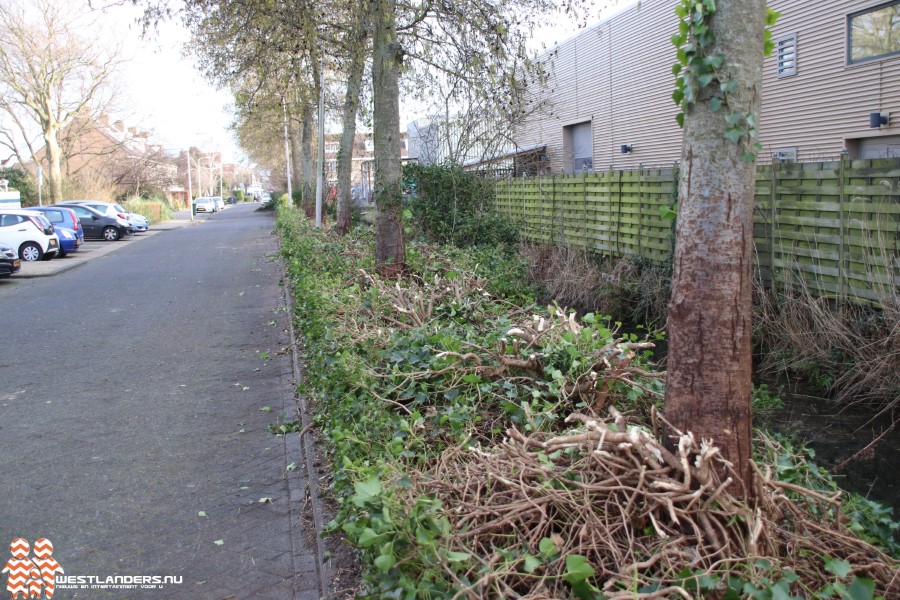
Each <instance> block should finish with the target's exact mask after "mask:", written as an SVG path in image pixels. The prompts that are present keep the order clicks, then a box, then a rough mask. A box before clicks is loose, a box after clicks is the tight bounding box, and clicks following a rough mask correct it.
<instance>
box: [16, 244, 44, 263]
mask: <svg viewBox="0 0 900 600" xmlns="http://www.w3.org/2000/svg"><path fill="white" fill-rule="evenodd" d="M43 257H44V251H43V250H41V247H40V246H38V245H37V244H35V243H34V242H25V243H24V244H22V245H21V246H19V258H21V259H22V260H27V261H28V262H34V261H36V260H41V259H42V258H43Z"/></svg>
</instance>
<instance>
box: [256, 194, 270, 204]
mask: <svg viewBox="0 0 900 600" xmlns="http://www.w3.org/2000/svg"><path fill="white" fill-rule="evenodd" d="M259 201H260V202H262V203H263V204H265V203H268V202H271V201H272V194H270V193H269V192H265V193H264V194H263V195H262V197H261V198H260V199H259Z"/></svg>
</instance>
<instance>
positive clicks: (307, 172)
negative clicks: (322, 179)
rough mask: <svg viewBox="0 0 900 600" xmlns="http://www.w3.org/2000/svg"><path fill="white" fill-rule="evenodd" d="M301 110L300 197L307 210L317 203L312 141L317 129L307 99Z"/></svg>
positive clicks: (311, 108)
mask: <svg viewBox="0 0 900 600" xmlns="http://www.w3.org/2000/svg"><path fill="white" fill-rule="evenodd" d="M300 110H301V112H300V115H301V119H302V124H301V126H300V168H301V171H302V176H301V178H300V197H301V198H302V202H303V207H304V210H305V209H307V207H310V206H312V205H313V203H314V202H315V189H316V169H315V167H314V166H313V153H312V139H313V131H314V130H315V127H314V124H313V113H314V111H313V105H312V104H311V103H310V102H309V101H308V100H307V99H304V100H303V105H302V107H301V109H300Z"/></svg>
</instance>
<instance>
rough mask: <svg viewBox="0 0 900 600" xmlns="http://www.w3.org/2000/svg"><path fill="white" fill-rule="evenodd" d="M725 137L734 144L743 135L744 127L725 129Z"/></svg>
mask: <svg viewBox="0 0 900 600" xmlns="http://www.w3.org/2000/svg"><path fill="white" fill-rule="evenodd" d="M725 137H726V138H727V139H729V140H731V141H732V142H734V143H735V144H737V143H739V142H740V141H741V138H742V137H744V128H743V127H732V128H730V129H726V130H725Z"/></svg>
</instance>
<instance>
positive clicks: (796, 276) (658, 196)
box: [496, 158, 900, 300]
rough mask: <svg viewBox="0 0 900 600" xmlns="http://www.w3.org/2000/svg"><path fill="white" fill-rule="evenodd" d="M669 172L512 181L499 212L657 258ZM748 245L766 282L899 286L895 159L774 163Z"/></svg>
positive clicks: (670, 188) (668, 236)
mask: <svg viewBox="0 0 900 600" xmlns="http://www.w3.org/2000/svg"><path fill="white" fill-rule="evenodd" d="M677 176H678V172H677V165H675V166H673V167H672V168H662V169H645V168H640V169H637V170H629V171H607V172H603V173H587V174H581V175H558V176H553V177H540V178H529V179H525V178H522V179H508V180H504V181H500V182H499V183H498V185H497V198H496V209H497V210H498V212H500V213H501V214H504V215H507V216H508V217H510V219H512V220H514V221H515V222H517V223H518V224H519V228H520V230H521V233H522V235H523V237H525V238H526V239H529V240H532V241H537V242H545V243H562V244H568V245H570V246H573V247H576V248H581V249H583V250H587V251H590V252H594V253H597V254H601V255H604V256H634V257H643V258H645V259H647V260H650V261H653V262H657V263H663V262H666V261H668V260H669V259H670V257H671V253H672V250H673V247H674V244H673V237H674V228H673V226H672V223H671V222H670V221H668V220H666V219H664V218H662V217H661V216H660V207H663V206H670V205H671V204H673V202H674V201H675V198H674V195H675V185H674V181H675V180H676V178H677ZM753 237H754V241H755V242H756V253H757V264H758V266H759V269H760V274H761V275H762V277H763V279H764V280H765V281H766V282H768V283H770V284H771V285H776V286H779V285H796V284H798V283H800V282H802V283H803V284H805V285H807V286H809V288H810V289H811V290H813V291H814V292H816V293H817V294H820V295H828V296H835V297H839V298H850V297H856V298H859V299H863V300H878V299H883V298H884V297H885V296H890V295H894V296H896V294H897V293H898V292H897V290H898V287H900V253H898V249H900V159H879V160H853V161H851V160H849V159H847V158H844V159H842V160H838V161H831V162H816V163H774V164H772V165H761V166H760V167H759V169H758V172H757V182H756V211H755V218H754V234H753Z"/></svg>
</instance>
